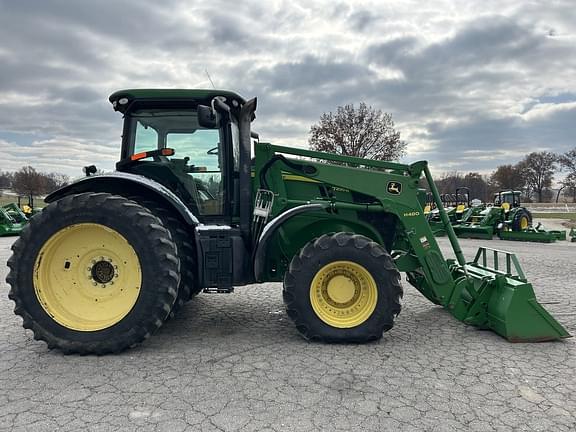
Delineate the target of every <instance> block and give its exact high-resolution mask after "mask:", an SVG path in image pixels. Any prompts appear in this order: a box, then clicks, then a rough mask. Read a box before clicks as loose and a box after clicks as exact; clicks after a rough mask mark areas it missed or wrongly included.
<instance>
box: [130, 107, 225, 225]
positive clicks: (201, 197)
mask: <svg viewBox="0 0 576 432" xmlns="http://www.w3.org/2000/svg"><path fill="white" fill-rule="evenodd" d="M130 118H131V120H130V121H131V128H130V130H131V136H130V138H131V139H130V144H131V150H132V152H131V153H132V154H134V153H140V152H144V151H150V150H156V149H162V148H172V149H174V155H173V156H170V157H164V159H166V160H167V161H171V162H173V164H172V166H173V167H174V168H175V170H176V172H177V174H178V175H179V176H180V177H181V180H182V182H183V183H184V185H185V186H186V188H187V189H188V190H189V192H190V193H191V194H192V196H193V197H194V199H195V201H196V202H197V203H198V207H199V211H200V213H201V214H206V215H218V214H222V212H223V202H224V201H223V195H224V193H223V181H222V170H223V169H224V167H223V165H224V164H223V151H222V148H221V142H222V136H221V130H220V129H207V128H204V127H202V126H200V125H199V124H198V117H197V115H196V111H195V110H178V111H175V110H161V109H158V110H145V111H144V110H142V111H135V112H134V113H132V114H131V116H130ZM176 168H177V169H176Z"/></svg>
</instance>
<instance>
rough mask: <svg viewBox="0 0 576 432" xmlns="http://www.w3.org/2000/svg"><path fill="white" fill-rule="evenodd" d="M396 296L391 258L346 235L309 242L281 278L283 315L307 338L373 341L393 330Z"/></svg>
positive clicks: (358, 237)
mask: <svg viewBox="0 0 576 432" xmlns="http://www.w3.org/2000/svg"><path fill="white" fill-rule="evenodd" d="M401 297H402V286H401V285H400V273H399V272H398V270H397V269H396V266H395V265H394V262H393V260H392V258H391V256H390V254H389V253H388V252H387V251H386V249H384V248H383V247H382V246H380V245H379V244H377V243H375V242H374V241H372V240H371V239H369V238H367V237H364V236H361V235H355V234H351V233H344V232H340V233H336V234H333V235H323V236H321V237H319V238H318V239H316V240H313V241H311V242H310V243H308V244H307V245H306V246H304V248H302V250H301V251H300V253H299V254H297V255H295V256H294V258H293V259H292V261H291V263H290V267H289V270H288V271H287V272H286V274H285V277H284V290H283V298H284V303H285V304H286V309H287V313H288V315H289V316H290V318H291V319H292V320H293V321H294V323H295V324H296V329H297V330H298V331H299V332H300V333H301V334H302V336H304V338H306V339H308V340H318V341H323V342H354V343H363V342H370V341H374V340H378V339H380V338H381V337H382V333H383V332H385V331H388V330H390V329H391V328H392V327H393V325H394V318H395V317H396V316H397V315H398V314H399V313H400V308H401V306H400V298H401Z"/></svg>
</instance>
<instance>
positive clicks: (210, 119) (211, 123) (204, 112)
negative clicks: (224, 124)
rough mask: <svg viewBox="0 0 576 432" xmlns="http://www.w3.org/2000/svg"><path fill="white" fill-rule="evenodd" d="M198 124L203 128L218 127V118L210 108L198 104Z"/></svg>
mask: <svg viewBox="0 0 576 432" xmlns="http://www.w3.org/2000/svg"><path fill="white" fill-rule="evenodd" d="M197 111H198V124H199V125H200V126H202V127H204V128H208V129H213V128H216V127H218V118H217V117H216V113H215V112H214V111H212V108H210V107H209V106H206V105H198V108H197Z"/></svg>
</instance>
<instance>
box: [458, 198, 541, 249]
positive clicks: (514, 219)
mask: <svg viewBox="0 0 576 432" xmlns="http://www.w3.org/2000/svg"><path fill="white" fill-rule="evenodd" d="M531 225H532V214H531V213H530V212H529V211H528V210H527V209H526V208H525V207H522V206H521V203H520V191H500V192H498V193H496V194H494V202H493V204H492V205H489V206H487V207H485V208H483V209H481V208H478V209H477V210H476V211H472V213H471V214H470V215H469V216H468V217H467V218H465V220H463V221H462V223H460V224H458V225H456V226H455V227H454V231H455V232H456V235H457V236H458V237H463V238H480V239H491V238H492V237H493V235H494V234H497V233H500V232H503V231H523V230H526V229H527V228H529V227H530V226H531Z"/></svg>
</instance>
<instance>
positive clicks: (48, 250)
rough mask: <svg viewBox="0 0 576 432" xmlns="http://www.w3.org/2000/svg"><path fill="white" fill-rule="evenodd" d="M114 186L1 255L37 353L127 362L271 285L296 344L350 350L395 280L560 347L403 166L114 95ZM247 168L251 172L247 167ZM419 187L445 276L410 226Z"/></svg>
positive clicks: (194, 106)
mask: <svg viewBox="0 0 576 432" xmlns="http://www.w3.org/2000/svg"><path fill="white" fill-rule="evenodd" d="M110 101H111V103H112V106H113V107H114V109H115V110H116V111H119V112H120V113H121V114H122V115H123V116H124V128H123V134H122V148H121V151H120V160H119V161H118V163H117V164H116V171H115V172H113V173H110V174H104V175H91V174H92V173H93V172H94V171H95V169H93V167H87V169H86V174H87V176H86V177H85V178H84V179H82V180H80V181H78V182H76V183H73V184H70V185H68V186H66V187H64V188H62V189H60V190H58V191H56V192H54V193H52V194H51V195H49V196H48V197H47V198H46V202H47V203H48V205H47V206H46V207H45V208H44V210H43V211H42V212H41V213H39V214H38V215H36V216H34V217H33V218H32V219H31V220H30V222H29V224H28V225H27V227H26V228H25V229H24V230H23V231H22V234H21V236H20V239H19V240H18V241H17V242H16V243H15V244H14V246H13V256H12V257H11V258H10V260H9V262H8V265H9V267H10V273H9V275H8V278H7V281H8V283H9V284H10V285H11V290H10V298H11V299H12V300H13V301H14V302H15V304H16V307H15V312H16V313H17V314H18V315H20V316H22V318H23V325H24V327H25V328H28V329H31V330H32V331H33V332H34V337H35V338H36V339H41V340H44V341H45V342H46V343H47V344H48V347H49V348H59V349H61V350H63V351H64V352H67V353H81V354H88V353H95V354H105V353H111V352H118V351H121V350H123V349H126V348H128V347H131V346H133V345H134V344H137V343H139V342H141V341H143V340H144V339H146V338H147V337H149V336H150V335H151V334H152V333H154V332H155V331H156V330H157V329H158V328H159V327H160V326H161V325H162V323H163V322H164V321H166V320H167V319H168V318H169V317H170V316H172V315H174V314H175V313H177V312H178V310H179V309H180V308H181V307H182V305H183V304H184V303H185V302H187V301H188V300H190V299H191V298H192V297H193V296H195V295H196V294H198V293H199V292H201V291H204V292H207V293H231V292H232V291H233V287H239V286H242V285H246V284H252V283H255V282H282V283H283V291H282V293H283V298H284V303H285V305H286V310H287V314H288V315H289V316H290V318H291V319H292V320H293V321H294V323H295V327H296V329H297V331H298V332H300V333H301V334H302V335H303V336H304V337H305V338H306V339H309V340H312V341H324V342H368V341H372V340H377V339H379V338H381V337H382V334H383V332H385V331H387V330H389V329H390V328H392V326H393V324H394V320H395V318H396V317H397V315H398V314H399V312H400V299H401V297H402V286H401V284H400V272H404V273H405V274H406V276H407V280H408V282H409V283H410V284H412V285H413V286H414V287H416V289H418V290H419V291H420V292H421V293H422V294H423V295H424V296H425V297H426V298H428V299H429V300H430V301H431V302H433V303H435V304H438V305H442V306H443V307H445V308H446V309H447V310H448V311H449V312H450V313H451V314H452V315H453V316H454V317H455V318H457V319H459V320H461V321H463V322H465V323H466V324H469V325H473V326H476V327H478V328H483V329H492V330H494V331H495V332H497V333H498V334H500V335H502V336H503V337H505V338H507V339H508V340H510V341H516V342H531V341H543V340H555V339H561V338H565V337H568V336H569V334H568V333H567V332H566V330H565V329H564V328H563V327H562V326H561V325H560V324H559V323H558V322H557V321H556V320H555V319H554V318H552V317H551V316H550V315H549V314H548V313H547V312H546V311H545V310H544V308H543V307H542V306H541V305H540V304H539V303H538V302H537V301H536V299H535V295H534V291H533V288H532V285H531V284H530V283H529V282H528V281H527V280H526V278H525V276H524V274H523V273H522V270H521V268H520V266H519V263H518V261H517V259H516V257H515V256H514V255H512V254H510V253H506V252H496V251H488V250H487V249H485V248H481V249H480V250H479V252H478V254H477V256H476V258H475V259H474V260H473V261H472V262H469V263H467V262H466V261H465V259H464V256H463V254H462V251H461V249H460V247H459V244H458V240H457V238H456V236H455V235H454V231H453V230H452V226H451V224H450V221H449V219H448V216H447V215H446V212H445V211H444V208H443V206H442V202H441V201H440V197H439V195H438V191H437V190H436V188H435V186H434V182H433V181H432V177H431V174H430V171H429V169H428V166H427V163H426V162H417V163H414V164H411V165H405V164H399V163H391V162H382V161H374V160H368V159H360V158H355V157H346V156H339V155H335V154H326V153H320V152H315V151H310V150H304V149H299V148H289V147H281V146H276V145H272V144H268V143H262V142H259V139H258V137H257V135H256V134H254V133H253V132H252V131H251V122H252V120H253V119H254V112H255V109H256V99H252V100H245V99H243V98H242V97H240V96H239V95H238V94H236V93H232V92H227V91H218V90H123V91H119V92H116V93H114V94H113V95H112V96H110ZM252 152H253V155H254V159H253V158H252ZM421 177H424V178H425V180H426V182H427V183H428V186H429V188H430V191H432V193H433V197H434V201H435V205H436V207H437V208H438V209H439V213H440V217H441V220H442V222H443V224H444V225H445V229H446V231H447V234H448V237H449V239H450V242H451V245H452V248H453V251H454V254H455V257H456V260H453V259H449V260H446V259H444V257H443V256H442V253H441V251H440V248H439V247H438V244H437V243H436V239H435V238H434V235H433V233H432V231H431V229H430V227H429V225H428V223H427V221H426V218H425V217H424V214H423V213H424V208H423V207H424V202H425V192H424V191H423V190H421V189H419V187H418V183H419V180H420V178H421Z"/></svg>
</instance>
